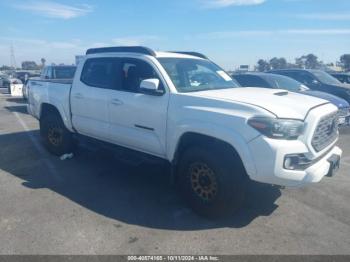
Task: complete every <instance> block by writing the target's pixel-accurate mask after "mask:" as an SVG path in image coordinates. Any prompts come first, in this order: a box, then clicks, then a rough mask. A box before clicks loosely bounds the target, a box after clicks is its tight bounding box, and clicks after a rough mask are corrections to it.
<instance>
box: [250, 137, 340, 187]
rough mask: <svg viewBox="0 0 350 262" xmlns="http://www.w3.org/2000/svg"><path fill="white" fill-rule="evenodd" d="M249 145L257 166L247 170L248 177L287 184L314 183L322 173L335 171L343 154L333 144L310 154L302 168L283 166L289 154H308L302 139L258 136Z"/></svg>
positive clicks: (276, 183) (302, 184) (320, 177)
mask: <svg viewBox="0 0 350 262" xmlns="http://www.w3.org/2000/svg"><path fill="white" fill-rule="evenodd" d="M249 149H250V153H251V156H252V157H253V161H254V163H255V169H256V172H255V173H254V174H249V176H250V178H251V179H252V180H255V181H258V182H263V183H268V184H274V185H280V186H286V187H300V186H304V185H307V184H311V183H317V182H319V181H320V180H321V179H322V178H323V177H324V176H327V175H328V176H332V175H334V173H335V172H336V170H337V169H338V168H339V164H340V158H341V155H342V150H341V149H340V148H339V147H337V146H335V145H332V146H330V147H329V148H328V150H327V151H326V152H325V153H323V154H321V155H319V156H313V157H311V158H309V164H308V165H306V166H305V168H300V169H299V168H298V170H290V169H287V168H286V162H285V161H286V157H288V156H290V155H306V156H309V157H310V152H309V150H308V148H307V146H306V145H305V144H304V143H303V142H302V141H299V140H292V141H285V140H275V139H270V138H267V137H264V136H259V137H257V138H255V139H254V140H253V141H251V142H250V143H249ZM257 149H258V150H257Z"/></svg>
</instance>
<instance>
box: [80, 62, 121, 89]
mask: <svg viewBox="0 0 350 262" xmlns="http://www.w3.org/2000/svg"><path fill="white" fill-rule="evenodd" d="M118 71H119V72H120V70H119V58H91V59H88V60H86V62H85V64H84V68H83V71H82V73H81V78H80V81H81V82H83V83H84V84H86V85H88V86H92V87H98V88H105V89H115V87H116V86H117V81H118V73H117V72H118Z"/></svg>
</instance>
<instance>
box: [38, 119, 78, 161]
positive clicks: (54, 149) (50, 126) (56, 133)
mask: <svg viewBox="0 0 350 262" xmlns="http://www.w3.org/2000/svg"><path fill="white" fill-rule="evenodd" d="M40 134H41V137H42V139H43V143H44V145H45V147H46V148H47V150H48V151H49V152H50V153H52V154H54V155H56V156H61V155H63V154H66V153H71V152H72V151H73V149H74V141H73V137H72V134H71V132H69V130H68V129H67V128H66V127H65V126H64V123H63V121H62V119H61V117H60V116H59V115H58V114H56V113H49V114H48V115H46V116H44V117H43V119H41V120H40Z"/></svg>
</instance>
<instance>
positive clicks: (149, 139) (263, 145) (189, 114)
mask: <svg viewBox="0 0 350 262" xmlns="http://www.w3.org/2000/svg"><path fill="white" fill-rule="evenodd" d="M29 82H31V83H30V89H29V94H28V96H29V97H28V111H29V112H30V114H32V115H33V116H34V117H36V118H37V119H39V121H40V131H41V135H42V137H43V141H44V143H45V145H46V147H47V148H48V150H49V151H50V152H52V153H54V154H56V155H62V154H64V153H69V152H71V151H72V150H73V148H74V144H75V138H76V137H77V138H85V139H91V140H94V141H96V140H98V141H103V142H104V143H108V144H110V145H117V146H118V148H120V147H121V148H125V150H132V151H133V152H140V153H143V154H145V155H147V156H150V157H151V156H152V157H154V158H157V159H162V160H165V161H167V162H168V163H170V164H171V167H172V170H173V171H174V172H172V173H173V176H174V179H175V181H176V182H177V184H178V185H179V187H180V189H181V192H182V193H183V195H184V196H185V198H186V199H187V202H188V203H189V205H190V206H191V207H192V208H193V209H194V210H195V211H196V212H198V213H200V214H202V215H206V216H217V215H221V214H223V213H225V212H227V211H229V210H231V209H234V208H237V207H238V206H239V204H240V203H241V202H242V197H243V195H244V192H245V186H246V182H247V181H248V179H252V180H255V181H259V182H263V183H269V184H275V185H281V186H290V187H296V186H303V185H307V184H310V183H316V182H319V181H320V180H321V179H322V178H323V177H324V176H332V175H333V173H334V172H335V171H336V170H337V168H338V167H339V163H340V158H341V154H342V151H341V150H340V149H339V148H338V147H337V146H336V142H337V139H338V123H337V121H338V112H337V108H336V107H335V106H334V105H332V104H330V103H329V102H327V101H325V100H322V99H318V98H314V97H310V96H305V95H301V94H296V93H291V92H287V91H285V90H276V89H262V88H240V87H239V86H238V85H237V84H236V83H235V82H234V81H233V80H232V79H231V78H230V76H228V75H227V74H226V73H225V72H224V71H223V70H222V69H221V68H220V67H218V66H217V65H216V64H214V63H213V62H211V61H210V60H209V59H207V58H206V57H205V56H203V55H201V54H198V53H194V52H154V51H153V50H151V49H148V48H144V47H110V48H97V49H89V50H88V51H87V55H86V56H85V58H84V59H83V60H82V62H81V63H80V64H79V65H78V68H77V71H76V73H75V77H74V80H73V81H72V83H55V82H52V81H45V80H29Z"/></svg>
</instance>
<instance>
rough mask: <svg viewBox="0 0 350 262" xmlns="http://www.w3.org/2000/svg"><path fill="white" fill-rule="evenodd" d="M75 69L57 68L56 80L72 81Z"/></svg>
mask: <svg viewBox="0 0 350 262" xmlns="http://www.w3.org/2000/svg"><path fill="white" fill-rule="evenodd" d="M75 69H76V68H75V67H57V68H56V69H55V73H56V76H55V78H56V79H72V78H74V73H75Z"/></svg>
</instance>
